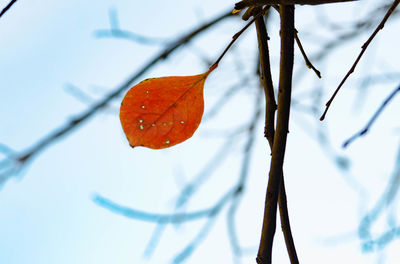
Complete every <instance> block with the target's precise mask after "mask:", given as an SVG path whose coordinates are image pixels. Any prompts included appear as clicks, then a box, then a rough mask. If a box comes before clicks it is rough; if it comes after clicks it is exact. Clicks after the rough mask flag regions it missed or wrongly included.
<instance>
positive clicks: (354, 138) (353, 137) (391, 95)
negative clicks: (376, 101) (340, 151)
mask: <svg viewBox="0 0 400 264" xmlns="http://www.w3.org/2000/svg"><path fill="white" fill-rule="evenodd" d="M398 92H400V85H399V87H397V88H396V89H394V90H393V91H392V93H391V94H390V95H389V96H388V97H387V98H386V99H385V101H383V103H382V104H381V106H380V107H379V108H378V110H376V112H375V114H374V115H373V116H372V118H371V119H370V120H369V121H368V123H367V125H366V126H365V127H364V128H363V129H362V130H361V131H359V132H357V133H356V134H354V135H353V136H351V137H350V138H349V139H347V140H346V141H345V142H344V143H343V147H344V148H345V147H347V146H348V145H349V144H350V143H352V142H353V141H354V140H356V139H357V138H358V137H361V136H364V135H365V134H367V132H368V130H369V129H370V128H371V126H372V125H373V123H374V122H375V120H376V119H377V118H378V116H379V115H380V114H381V113H382V111H383V109H384V108H385V107H386V105H387V104H388V103H389V102H390V101H391V100H392V99H393V98H394V96H395V95H396V94H397V93H398Z"/></svg>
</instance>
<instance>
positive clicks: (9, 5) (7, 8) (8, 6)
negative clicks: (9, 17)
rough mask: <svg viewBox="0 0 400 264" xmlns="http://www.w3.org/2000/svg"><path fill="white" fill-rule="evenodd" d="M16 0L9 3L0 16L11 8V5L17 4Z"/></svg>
mask: <svg viewBox="0 0 400 264" xmlns="http://www.w3.org/2000/svg"><path fill="white" fill-rule="evenodd" d="M15 2H17V0H11V1H10V3H8V5H7V6H6V7H4V8H3V10H1V12H0V17H2V16H3V15H4V14H5V13H6V12H7V11H8V10H9V9H10V8H11V6H12V5H13V4H15Z"/></svg>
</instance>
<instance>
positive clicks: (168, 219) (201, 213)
mask: <svg viewBox="0 0 400 264" xmlns="http://www.w3.org/2000/svg"><path fill="white" fill-rule="evenodd" d="M234 195H236V189H235V188H233V189H230V190H229V191H228V192H226V193H225V195H223V196H222V197H221V199H219V201H218V202H217V203H216V204H215V205H214V206H212V207H210V208H206V209H203V210H197V211H194V212H183V213H171V214H157V213H149V212H145V211H141V210H136V209H132V208H130V207H126V206H122V205H120V204H117V203H115V202H113V201H111V200H109V199H107V198H105V197H103V196H101V195H98V194H96V195H95V196H94V198H93V202H95V203H96V204H98V205H99V206H101V207H103V208H105V209H108V210H110V211H112V212H113V213H116V214H120V215H123V216H125V217H127V218H132V219H136V220H141V221H145V222H153V223H182V222H188V221H195V220H198V219H201V218H205V217H213V216H215V215H216V214H217V213H218V212H219V211H220V210H221V209H222V208H223V207H224V206H225V204H226V203H227V202H228V201H229V200H230V199H231V198H232V196H234Z"/></svg>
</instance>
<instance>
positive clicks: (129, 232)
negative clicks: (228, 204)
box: [0, 0, 400, 264]
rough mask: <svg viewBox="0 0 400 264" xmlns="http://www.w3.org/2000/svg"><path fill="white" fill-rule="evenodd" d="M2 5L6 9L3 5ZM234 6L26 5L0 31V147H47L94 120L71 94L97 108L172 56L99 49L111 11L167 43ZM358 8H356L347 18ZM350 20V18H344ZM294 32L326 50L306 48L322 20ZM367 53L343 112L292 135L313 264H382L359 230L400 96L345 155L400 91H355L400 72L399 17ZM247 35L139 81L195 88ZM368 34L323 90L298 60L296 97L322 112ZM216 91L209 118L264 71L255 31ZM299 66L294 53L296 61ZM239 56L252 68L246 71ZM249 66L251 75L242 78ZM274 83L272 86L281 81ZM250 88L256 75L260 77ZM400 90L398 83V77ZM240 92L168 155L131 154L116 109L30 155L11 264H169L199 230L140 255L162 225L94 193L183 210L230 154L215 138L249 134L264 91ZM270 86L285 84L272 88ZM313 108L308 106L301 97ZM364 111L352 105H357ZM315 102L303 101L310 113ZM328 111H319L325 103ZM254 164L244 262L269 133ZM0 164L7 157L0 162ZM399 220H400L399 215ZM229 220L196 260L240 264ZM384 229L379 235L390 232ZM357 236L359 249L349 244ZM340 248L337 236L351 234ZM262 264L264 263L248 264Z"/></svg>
mask: <svg viewBox="0 0 400 264" xmlns="http://www.w3.org/2000/svg"><path fill="white" fill-rule="evenodd" d="M6 2H7V1H0V4H1V5H0V8H1V7H2V6H3V5H4V3H6ZM366 2H367V3H366V4H365V6H364V7H362V8H359V7H357V4H339V5H330V6H326V7H325V8H324V11H325V15H328V16H330V17H331V18H332V19H337V20H338V21H341V20H344V21H349V20H351V19H352V18H353V17H355V18H356V17H358V16H359V17H364V16H365V14H367V13H368V10H370V9H369V8H371V7H372V6H373V5H374V4H375V3H376V1H372V0H371V1H366ZM230 7H233V2H231V1H227V0H224V1H217V3H216V2H215V1H200V0H196V1H172V2H171V1H157V2H154V3H153V2H149V3H144V2H143V3H142V2H137V1H136V2H134V1H122V0H120V1H96V2H92V1H22V0H21V1H18V2H17V3H16V4H15V5H14V6H13V7H12V9H11V10H10V11H9V12H8V13H7V14H6V15H4V16H3V17H2V18H1V19H0V102H1V104H0V143H4V144H7V145H8V146H9V147H11V148H13V149H14V150H16V151H19V150H24V149H26V148H27V147H29V146H31V145H32V144H33V143H34V142H36V141H37V140H38V139H39V138H41V137H42V136H43V135H45V134H47V133H48V132H49V131H51V130H53V129H54V128H56V127H58V126H60V125H62V124H63V123H64V122H67V121H68V119H70V118H71V117H73V116H75V115H76V114H78V113H80V112H81V111H84V110H85V109H87V107H88V106H90V104H91V103H90V102H81V101H79V100H78V99H77V98H76V97H74V96H71V95H70V94H69V93H68V92H67V91H66V90H67V87H69V86H71V85H72V86H76V87H78V88H79V89H82V91H84V92H85V93H87V94H89V95H91V96H92V97H93V98H94V99H99V98H102V96H103V95H104V94H106V93H107V91H109V90H112V89H113V88H115V87H118V86H119V85H120V84H121V83H123V82H124V81H125V80H126V79H127V77H128V76H130V75H131V74H132V73H133V72H135V71H136V70H137V69H138V68H139V67H141V65H144V64H145V63H146V62H147V61H148V60H149V59H150V58H151V57H152V56H154V54H156V53H157V52H158V51H159V50H160V49H161V48H162V46H161V47H160V46H157V45H153V46H146V45H141V44H137V43H133V42H129V41H126V40H117V39H97V38H95V37H94V32H95V31H96V30H98V29H105V28H107V27H109V19H108V14H109V10H110V8H111V9H113V10H116V11H117V13H118V16H119V23H120V26H121V27H122V28H123V29H127V30H132V31H133V32H136V33H138V34H143V35H147V36H154V37H161V38H166V39H168V40H171V39H172V38H171V37H173V36H176V34H182V33H185V32H187V31H188V30H190V29H191V28H192V27H193V26H195V25H197V24H198V23H199V22H202V21H205V20H207V19H210V18H213V17H215V16H216V15H217V14H220V13H222V12H225V11H226V10H228V9H229V8H230ZM349 7H350V8H349ZM347 8H349V10H348V9H347ZM297 12H298V16H297V19H296V20H297V29H298V30H299V34H300V37H303V38H304V43H303V44H304V46H305V49H306V50H307V51H309V52H310V54H312V53H313V51H317V50H318V47H319V46H320V45H319V42H318V41H316V40H314V39H312V38H311V37H308V36H307V35H303V36H302V35H301V34H302V32H307V31H309V30H310V29H313V28H314V27H315V30H318V35H320V36H324V37H332V33H330V31H329V30H328V29H327V28H326V27H324V26H318V25H315V24H313V23H315V21H316V20H315V19H316V18H317V16H316V15H315V12H312V8H311V7H298V8H297ZM393 21H394V22H393V23H389V24H388V25H387V26H386V27H385V29H384V31H383V32H381V33H380V34H379V35H378V38H377V39H376V40H375V41H374V43H373V44H372V45H371V47H370V48H369V50H368V51H367V53H366V55H365V57H364V58H363V60H362V61H361V63H360V65H359V68H358V69H357V71H356V72H355V74H354V76H352V77H351V78H350V80H349V81H348V84H347V85H346V86H345V88H344V89H343V91H342V92H341V93H340V94H339V96H338V98H337V99H336V101H335V102H334V105H333V106H332V108H331V110H330V112H329V114H328V115H327V120H326V121H324V122H323V123H319V122H315V119H316V118H318V116H313V117H311V116H309V115H304V114H302V112H301V111H296V110H294V111H293V112H292V116H291V118H292V119H291V126H290V133H289V138H288V147H287V157H286V160H285V176H286V184H287V193H288V200H289V210H290V216H291V221H292V226H293V233H294V237H295V242H296V245H297V250H298V254H299V257H300V260H301V262H303V263H376V261H377V259H379V258H380V255H379V254H377V253H368V254H365V253H362V252H361V250H360V242H359V240H358V238H357V237H356V230H357V227H358V223H359V221H360V219H361V217H362V216H363V215H364V214H365V212H366V210H367V209H370V208H372V207H373V205H374V204H375V202H376V200H377V198H378V197H379V195H380V194H381V193H382V191H383V190H384V188H385V185H386V182H387V180H388V179H389V178H390V176H391V173H392V171H393V169H394V163H395V158H396V154H397V151H398V148H399V140H398V138H399V132H400V130H399V122H398V120H399V119H398V113H399V110H400V109H399V98H400V96H398V97H396V98H395V99H394V101H393V102H392V103H391V104H390V105H389V106H388V108H387V109H386V110H385V111H384V113H383V115H382V116H381V117H380V118H379V120H378V122H377V123H376V124H375V125H374V126H373V128H372V130H371V131H370V133H369V134H368V135H367V136H366V137H364V138H361V139H359V140H358V141H356V142H355V143H354V144H353V145H351V146H350V147H349V148H348V149H346V150H343V149H341V144H342V143H343V141H344V140H345V139H347V138H348V137H349V136H351V135H352V134H353V133H355V132H356V131H358V130H359V129H361V128H362V127H363V126H364V124H365V123H366V122H367V121H368V119H369V117H370V116H371V115H372V114H373V113H374V111H375V110H376V108H377V107H378V106H379V105H380V104H381V102H382V101H383V100H384V98H386V96H387V95H388V94H389V93H390V92H391V90H392V89H394V88H395V87H396V86H398V85H399V77H398V76H399V75H397V77H390V78H387V81H386V82H385V83H383V84H378V85H372V86H370V88H369V90H368V95H367V96H366V97H362V96H360V94H359V93H358V92H357V87H358V85H359V83H360V79H359V78H360V77H361V76H362V75H361V73H363V74H380V73H382V72H384V71H390V72H397V73H398V72H399V69H400V55H399V53H398V52H393V51H397V45H398V44H397V43H398V41H399V39H398V36H397V32H398V28H399V22H398V21H397V20H393ZM277 22H278V21H277V19H276V16H274V19H273V23H274V25H273V26H270V37H271V41H270V42H271V43H270V46H271V58H272V65H273V66H277V65H278V55H279V46H278V42H277V40H278V37H279V35H278V27H277ZM243 25H244V22H241V21H240V20H232V19H231V20H227V22H226V23H221V24H220V25H218V26H216V27H215V29H214V30H211V31H210V32H208V33H207V34H203V35H201V36H200V37H199V38H196V40H195V42H193V44H190V45H188V47H187V48H184V49H181V50H180V51H177V53H175V55H173V56H172V57H171V58H170V59H168V60H167V61H165V62H162V63H160V64H159V65H158V66H157V67H156V68H153V69H152V70H151V71H149V72H148V73H147V74H146V75H144V76H143V78H142V79H144V78H147V77H156V76H166V75H188V74H197V73H201V72H203V71H204V70H205V69H206V64H205V63H204V60H202V59H199V56H198V55H199V54H200V55H201V56H203V57H205V58H207V59H210V60H212V59H214V58H216V57H217V56H218V54H219V53H220V52H221V51H222V50H223V49H224V48H225V46H226V45H227V43H228V42H229V41H230V38H231V36H232V35H233V34H234V33H235V32H236V31H238V30H239V29H240V28H241V27H242V26H243ZM367 37H368V34H364V35H361V38H357V39H356V40H355V41H354V42H351V43H350V44H349V45H348V46H346V47H339V48H337V49H336V50H335V51H334V52H333V53H332V55H331V56H329V58H328V59H327V60H326V61H325V63H323V64H322V65H321V64H320V65H318V64H316V66H317V67H320V68H321V69H323V70H324V71H323V72H322V75H323V79H322V80H318V79H317V78H316V77H315V75H314V74H313V73H312V72H311V71H308V70H302V69H303V68H305V66H304V62H303V60H302V58H301V57H300V56H298V57H296V60H295V61H296V67H295V70H296V71H297V70H299V69H300V70H302V71H301V74H303V75H307V76H306V77H305V78H304V80H303V81H301V82H300V83H294V86H295V88H294V89H295V90H294V93H293V96H294V98H300V99H299V100H303V97H301V94H304V93H305V91H307V90H308V89H309V88H313V87H316V86H321V87H322V86H323V89H324V90H323V94H322V101H323V102H325V101H326V100H327V99H328V98H329V95H330V94H331V93H332V92H333V90H334V88H335V86H336V85H337V84H338V83H339V81H340V80H341V77H342V76H343V75H344V74H345V72H346V71H347V70H348V68H349V67H350V65H351V63H352V61H353V60H354V59H355V57H356V55H357V54H358V52H359V50H360V47H361V45H362V43H363V42H364V41H365V39H366V38H367ZM235 47H236V49H232V50H231V52H230V53H228V55H227V56H226V58H224V60H223V61H222V62H221V64H220V66H219V68H218V69H217V70H215V71H214V72H213V73H212V74H211V75H210V77H209V79H208V80H207V82H206V88H205V100H206V101H205V104H206V113H207V110H210V109H211V107H212V105H213V104H214V103H215V102H216V101H217V100H218V98H219V96H221V95H222V94H223V93H224V91H226V89H228V88H229V86H230V85H231V84H233V83H235V82H236V81H237V80H238V67H239V70H242V71H243V72H245V73H252V72H253V71H254V61H255V54H256V42H255V32H254V29H250V30H249V31H248V32H246V33H245V34H244V35H243V37H242V38H241V39H240V40H239V42H238V44H237V45H236V46H235ZM296 54H297V55H299V51H298V50H296ZM238 58H240V61H241V63H242V64H241V65H237V64H236V62H237V61H238ZM240 67H241V68H240ZM273 71H274V72H275V73H276V71H277V68H276V67H275V68H274V69H273ZM254 78H255V77H254ZM396 78H397V79H396ZM256 81H257V80H254V81H251V82H253V83H250V86H249V87H250V88H249V89H245V90H242V91H240V92H239V93H238V94H236V95H235V96H234V97H233V99H232V101H231V102H230V103H228V104H227V105H226V106H225V107H224V108H223V109H222V112H221V113H220V114H219V115H217V116H216V117H215V118H214V119H210V120H208V121H205V122H204V123H202V124H201V125H200V128H199V130H198V131H197V132H196V133H195V135H194V136H193V138H191V139H190V140H188V141H187V142H185V143H183V144H181V145H178V146H175V147H173V148H170V149H165V150H160V151H153V150H148V149H143V148H136V149H134V150H133V149H131V148H130V147H129V145H128V143H127V141H126V139H125V136H124V135H123V133H122V130H121V127H120V124H119V119H118V115H117V113H118V106H119V104H120V100H119V99H118V100H115V101H114V102H113V105H112V106H110V108H109V109H107V111H103V112H102V113H100V114H98V115H96V116H95V117H94V118H92V119H90V120H89V122H86V123H85V124H84V125H83V126H81V127H80V128H79V129H78V130H76V131H75V132H73V133H72V134H71V135H69V136H67V137H65V138H63V140H61V141H59V142H57V143H56V144H54V145H52V146H51V147H49V148H48V149H46V150H45V151H44V152H43V153H42V154H41V155H39V156H38V157H37V158H35V159H34V160H33V162H32V164H30V165H29V166H28V167H27V168H26V170H25V171H24V173H23V174H22V175H21V176H20V177H19V178H14V179H11V180H9V181H8V182H7V183H6V184H5V185H4V186H3V187H2V189H1V190H0V263H6V264H22V263H30V264H47V263H49V264H50V263H59V264H64V263H85V264H86V263H96V264H102V263H118V264H125V263H170V262H171V260H172V259H173V258H174V256H175V255H176V254H178V253H179V252H180V251H181V250H182V249H183V248H184V246H185V245H187V243H188V241H190V240H191V239H192V238H193V237H194V235H195V234H196V230H198V228H200V227H201V226H202V223H203V222H201V221H200V222H193V223H189V224H184V225H181V226H179V227H177V228H176V227H173V226H170V227H168V228H167V229H166V231H165V233H164V235H163V237H162V239H161V241H160V243H159V245H158V247H157V249H156V251H155V252H154V256H153V257H152V258H151V259H146V258H144V257H143V252H144V250H145V247H146V244H147V242H148V240H149V238H150V237H151V233H152V232H153V229H154V224H152V223H144V222H140V221H136V220H132V219H127V218H124V217H122V216H120V215H116V214H113V213H111V212H109V211H108V210H105V209H104V208H101V207H99V206H98V205H96V204H95V203H93V201H92V198H93V195H94V194H96V193H98V194H101V195H104V196H105V197H107V198H109V199H111V200H113V201H115V202H117V203H121V204H122V205H126V206H130V207H132V208H136V209H141V210H145V211H149V212H160V213H168V212H170V211H172V209H173V205H174V201H175V200H174V199H175V198H176V196H177V194H178V192H179V191H180V188H181V187H182V185H183V183H185V182H187V181H189V179H190V178H192V177H194V176H195V175H197V174H198V173H199V171H201V169H202V167H203V165H204V164H205V162H207V161H208V160H209V159H210V158H211V157H212V155H213V153H215V152H217V151H218V148H219V146H221V145H222V144H223V142H224V137H222V136H218V137H216V136H210V134H213V133H215V131H217V132H218V131H231V130H232V128H235V127H238V126H240V125H243V124H245V123H246V120H248V119H249V117H250V116H251V114H252V110H253V108H252V104H253V103H254V100H253V97H254V95H255V94H256V90H255V89H254V88H251V87H252V86H253V87H254V84H255V83H256ZM274 81H275V84H276V83H277V78H276V77H274ZM304 98H307V97H304ZM358 99H360V100H362V101H363V103H362V104H357V103H356V102H357V100H358ZM309 102H311V101H306V100H304V101H302V103H304V104H307V103H309ZM318 109H319V111H320V112H322V110H323V107H322V104H321V105H319V106H318ZM316 126H319V127H322V128H324V129H325V128H326V129H327V131H328V134H329V136H330V140H331V143H330V144H331V146H332V149H333V150H334V151H335V153H337V154H339V155H343V156H345V157H348V158H350V159H351V167H350V170H349V171H347V172H345V173H344V172H343V171H342V170H340V169H339V168H338V167H337V166H336V165H335V164H334V163H333V162H332V157H331V156H329V155H326V154H325V153H324V149H322V148H321V147H320V145H319V144H318V143H317V142H316V140H315V139H316V138H317V134H316ZM256 129H257V133H258V136H257V138H256V147H255V149H254V153H253V159H252V162H251V169H250V174H249V179H248V184H247V192H246V194H245V196H244V198H243V200H242V202H241V205H240V209H239V211H238V214H237V220H236V221H237V225H238V235H239V237H240V242H241V243H242V246H244V247H246V248H249V249H250V253H251V254H249V255H246V256H244V257H243V258H242V260H243V263H253V262H254V256H255V253H256V249H257V243H258V241H259V233H260V229H261V221H262V220H261V217H262V210H263V203H264V195H265V187H266V180H265V178H266V171H267V168H268V164H269V151H268V146H267V143H266V141H265V140H264V138H263V137H262V136H263V127H262V124H261V123H259V125H258V126H257V128H256ZM244 144H245V138H243V137H238V139H237V140H236V141H235V142H234V144H232V149H231V151H232V155H230V156H229V157H228V158H227V159H226V161H225V162H224V163H223V165H222V166H221V167H220V168H218V169H217V170H216V171H215V173H213V175H212V177H211V178H210V180H209V181H208V182H207V184H206V185H205V186H204V187H202V188H201V190H200V191H199V193H198V194H197V196H196V197H195V198H194V199H193V201H192V202H191V203H190V204H189V207H188V208H189V209H190V210H196V209H201V208H205V207H208V206H210V205H212V204H213V203H214V202H215V201H216V200H217V199H219V197H220V196H222V195H223V194H224V193H225V192H226V191H227V190H228V189H229V188H230V187H231V186H233V185H234V184H235V182H236V180H237V178H238V171H239V170H240V162H241V159H242V149H243V147H244ZM1 157H3V156H1ZM346 177H353V178H354V179H355V180H356V181H358V182H359V183H361V184H362V188H364V189H363V190H364V191H365V194H366V195H365V196H363V197H362V198H363V200H360V196H359V194H358V193H357V192H356V188H353V187H351V185H349V183H348V181H346V180H345V179H346ZM395 209H398V208H395ZM225 214H226V212H225V211H224V212H222V214H221V216H220V217H218V218H217V222H216V224H215V226H214V227H213V228H212V230H211V232H210V234H209V235H208V236H207V238H206V240H205V241H204V242H203V243H202V244H201V245H200V246H199V248H198V249H197V250H196V251H195V252H194V253H193V255H192V256H191V257H190V258H189V259H188V261H187V263H231V262H232V255H231V249H230V245H229V241H228V237H227V228H226V217H225ZM385 228H386V218H385V217H382V219H381V221H379V223H378V224H377V225H376V226H374V230H375V231H376V232H377V233H379V232H380V231H382V230H385ZM348 234H350V235H349V236H347V235H348ZM342 235H344V238H343V240H339V242H338V243H337V244H332V243H331V244H329V243H326V239H327V238H329V237H336V236H339V237H341V236H342ZM398 246H399V241H398V240H395V241H394V242H393V243H392V244H391V245H390V246H389V247H387V249H386V250H385V251H383V252H385V256H386V260H387V263H395V262H394V261H395V260H396V259H398V258H399V257H400V255H399V253H398V252H399V251H398V250H396V247H398ZM274 250H275V254H274V258H275V261H276V263H288V259H287V256H286V252H285V248H284V243H283V240H282V235H281V232H280V230H279V228H278V230H277V242H276V245H275V246H274ZM252 261H253V262H252Z"/></svg>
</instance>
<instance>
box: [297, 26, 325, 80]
mask: <svg viewBox="0 0 400 264" xmlns="http://www.w3.org/2000/svg"><path fill="white" fill-rule="evenodd" d="M294 38H295V40H296V43H297V46H299V49H300V52H301V54H302V55H303V58H304V60H305V62H306V66H307V67H308V68H309V69H312V70H313V71H314V72H315V74H316V75H317V76H318V78H320V79H321V73H320V71H319V70H317V69H316V68H315V67H314V65H313V64H312V63H311V61H310V60H309V59H308V57H307V54H306V52H305V51H304V48H303V45H302V44H301V42H300V39H299V37H298V36H297V30H296V31H295V32H294Z"/></svg>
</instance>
